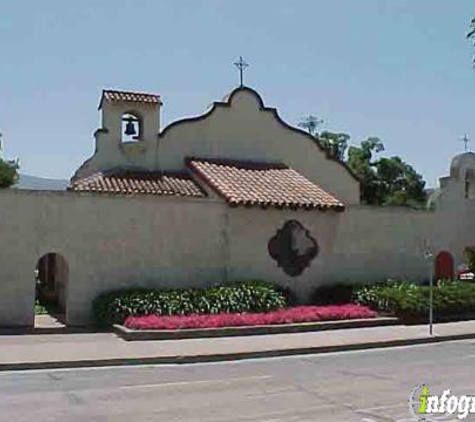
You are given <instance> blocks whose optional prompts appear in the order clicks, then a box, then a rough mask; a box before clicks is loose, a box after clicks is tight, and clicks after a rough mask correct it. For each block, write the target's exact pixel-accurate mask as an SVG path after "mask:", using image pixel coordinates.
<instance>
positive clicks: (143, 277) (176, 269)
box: [0, 189, 475, 326]
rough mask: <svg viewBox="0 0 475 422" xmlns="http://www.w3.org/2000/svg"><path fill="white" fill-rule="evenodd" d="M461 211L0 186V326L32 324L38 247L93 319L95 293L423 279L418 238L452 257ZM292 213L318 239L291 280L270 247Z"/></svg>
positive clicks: (75, 316)
mask: <svg viewBox="0 0 475 422" xmlns="http://www.w3.org/2000/svg"><path fill="white" fill-rule="evenodd" d="M473 212H475V203H474V201H472V202H470V204H469V205H467V208H466V209H465V210H454V211H451V212H449V211H448V210H446V209H445V210H442V211H414V210H408V209H404V208H374V207H367V206H361V205H354V206H347V208H346V210H345V211H344V212H341V213H334V212H330V211H326V212H321V211H290V210H275V209H267V210H262V209H260V208H230V207H228V206H227V205H226V204H225V203H224V202H223V201H222V200H221V199H219V198H205V199H191V198H183V199H182V198H173V197H151V196H137V197H125V196H107V195H93V194H78V193H74V192H38V191H15V190H11V189H7V190H0V326H11V325H17V326H25V325H26V326H31V325H32V324H33V303H34V289H35V283H34V269H35V266H36V264H37V261H38V259H39V258H40V257H41V256H42V255H43V254H45V253H48V252H57V253H60V254H61V255H62V256H64V258H65V259H66V260H67V263H68V266H69V283H68V294H67V298H68V300H67V306H66V308H67V322H68V323H69V324H72V325H77V324H79V325H81V324H85V323H89V322H91V316H92V314H91V303H92V301H93V299H94V298H95V297H96V295H97V294H98V293H100V292H103V291H106V290H111V289H116V288H122V287H133V286H138V285H141V286H155V287H185V286H206V285H210V284H215V283H221V282H224V281H231V280H232V281H239V280H252V279H263V280H268V281H271V282H275V283H278V284H281V285H283V286H286V287H290V288H291V289H292V290H293V291H294V292H295V293H296V294H297V296H298V297H299V298H300V299H301V300H302V301H306V300H308V298H309V297H310V294H311V292H312V291H313V289H315V287H317V286H318V285H321V284H331V283H336V282H345V281H350V282H362V283H363V282H371V281H380V280H383V279H385V278H388V277H392V278H404V279H408V280H421V279H424V278H426V277H427V276H428V264H427V262H425V261H424V260H423V258H422V250H421V248H422V246H423V244H424V242H425V241H426V240H428V241H430V243H431V244H432V247H433V249H434V252H437V251H439V250H448V251H450V252H451V253H452V254H453V256H454V259H455V265H457V264H458V263H459V262H460V261H461V260H462V259H463V250H464V248H465V246H467V245H475V223H473V222H472V221H473V218H472V216H473ZM288 220H296V221H298V222H299V223H300V224H302V225H303V227H304V228H305V229H306V230H308V231H309V233H310V234H311V235H312V236H313V237H314V238H315V239H316V240H317V242H318V246H319V254H318V256H317V257H316V258H315V259H314V260H313V261H311V263H310V265H309V266H308V268H306V269H305V270H304V271H303V273H302V274H301V275H299V276H297V277H290V276H288V275H287V274H286V273H285V272H284V271H282V269H281V268H279V267H278V265H277V263H276V261H275V260H274V259H272V258H271V257H270V255H269V251H268V242H269V240H270V238H271V237H272V236H274V235H275V233H276V232H277V230H279V229H280V228H282V226H283V224H284V223H285V222H286V221H288Z"/></svg>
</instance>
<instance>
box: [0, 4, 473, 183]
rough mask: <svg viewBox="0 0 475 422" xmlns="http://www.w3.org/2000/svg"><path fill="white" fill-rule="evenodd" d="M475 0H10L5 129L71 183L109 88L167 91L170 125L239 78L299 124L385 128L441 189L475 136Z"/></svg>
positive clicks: (390, 143)
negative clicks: (474, 20) (240, 60)
mask: <svg viewBox="0 0 475 422" xmlns="http://www.w3.org/2000/svg"><path fill="white" fill-rule="evenodd" d="M474 13H475V3H474V2H473V1H465V0H457V1H446V0H408V1H402V0H392V1H382V0H381V1H377V0H359V1H352V0H325V1H324V0H311V1H304V0H294V1H290V0H288V1H279V0H270V1H266V0H259V1H256V0H239V1H230V0H229V1H224V0H222V1H218V0H216V1H212V0H209V1H199V0H188V1H186V0H182V1H171V0H170V1H164V0H162V1H159V0H150V1H146V0H140V1H120V0H101V1H100V2H99V1H94V0H82V1H77V2H72V1H68V2H66V1H62V0H57V1H55V0H44V1H34V0H31V1H22V0H16V1H9V2H7V1H5V2H2V8H1V13H0V51H1V59H0V128H1V130H2V131H3V133H4V141H5V153H6V155H7V156H8V157H10V158H14V157H19V158H20V164H21V168H22V172H24V173H28V174H33V175H38V176H45V177H61V178H68V177H70V176H71V174H72V173H73V171H74V170H75V169H76V168H77V167H78V166H79V165H80V164H81V163H82V162H83V161H84V160H85V159H86V158H87V157H88V156H90V155H91V153H92V152H93V149H94V141H93V136H92V134H93V132H94V131H95V130H96V129H97V127H98V124H99V114H98V111H97V104H98V100H99V95H100V92H101V90H102V88H108V87H109V88H110V87H114V88H121V89H131V90H143V91H148V92H156V93H160V94H161V95H162V99H163V101H164V107H163V110H162V121H163V123H164V124H167V123H169V122H171V121H173V120H175V119H177V118H180V117H185V116H189V115H197V114H201V113H202V112H204V111H205V109H206V107H207V106H208V105H209V104H210V103H211V102H212V101H214V100H219V99H221V98H222V97H223V96H224V95H225V94H226V93H227V92H229V91H230V90H231V89H232V88H233V87H235V86H236V84H237V83H238V75H237V72H236V69H235V68H234V67H233V65H232V63H233V62H234V61H235V60H236V58H237V57H238V56H239V55H243V56H244V58H245V59H246V60H247V61H248V62H249V63H250V64H251V67H250V68H249V69H248V71H247V74H246V80H245V82H246V84H247V85H249V86H251V87H253V88H255V89H257V90H258V91H259V92H260V93H261V94H262V95H263V97H264V100H265V102H266V104H267V105H269V106H275V107H277V108H278V110H279V112H280V114H281V116H282V117H283V118H284V120H286V121H287V122H288V123H290V124H296V123H297V122H298V121H299V119H300V118H301V117H302V116H304V115H306V114H309V113H312V114H316V115H318V116H320V117H321V118H323V119H324V120H325V125H324V128H325V129H328V130H334V131H342V132H347V133H349V134H350V135H351V139H352V142H354V143H356V142H359V141H360V140H362V139H363V138H365V137H367V136H379V137H380V138H381V139H382V140H383V142H384V144H385V146H386V151H385V154H387V155H400V156H402V157H403V159H405V160H406V161H408V162H409V163H410V164H412V165H413V166H414V167H415V168H416V169H417V170H418V171H419V172H421V173H422V174H423V175H424V177H425V178H426V180H427V181H428V183H429V184H430V185H434V184H435V183H436V181H437V179H438V177H439V176H442V175H445V174H446V173H447V171H448V166H449V162H450V158H451V157H452V156H453V155H454V154H456V153H458V152H460V151H462V150H463V144H462V142H460V141H458V139H460V137H461V136H462V135H463V134H464V133H465V132H466V133H468V135H469V136H471V137H472V138H473V139H474V143H473V145H472V146H473V147H474V148H475V127H474V126H473V122H474V111H475V110H474V98H475V97H474V93H475V71H474V70H473V69H472V67H471V56H472V51H471V48H470V44H469V42H468V41H467V40H465V39H464V35H465V33H466V31H467V27H468V23H469V21H470V18H471V16H472V14H474Z"/></svg>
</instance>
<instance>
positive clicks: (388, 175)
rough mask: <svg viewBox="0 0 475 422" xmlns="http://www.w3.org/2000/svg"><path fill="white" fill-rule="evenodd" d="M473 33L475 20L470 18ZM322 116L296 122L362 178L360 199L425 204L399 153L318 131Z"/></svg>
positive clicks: (375, 141)
mask: <svg viewBox="0 0 475 422" xmlns="http://www.w3.org/2000/svg"><path fill="white" fill-rule="evenodd" d="M473 25H474V26H473V28H474V29H473V35H472V36H473V37H475V21H474V22H473ZM322 123H323V120H322V119H320V118H319V117H317V116H314V115H312V114H310V115H308V116H307V117H305V118H304V119H302V120H301V121H300V123H299V124H298V125H299V126H300V127H301V128H303V129H305V130H307V132H308V133H309V134H310V135H311V136H312V137H313V138H315V141H316V142H318V144H319V145H320V146H322V147H323V148H324V149H325V150H326V151H327V153H328V156H330V157H332V158H335V159H338V160H340V161H342V162H344V163H346V164H347V165H348V167H349V168H350V169H351V170H352V171H353V173H354V174H355V175H356V176H357V177H358V178H359V179H360V181H361V201H362V202H364V203H366V204H371V205H406V206H414V207H420V206H422V205H425V203H426V200H427V195H426V192H425V190H424V187H425V182H424V180H423V179H422V176H421V175H420V174H419V173H417V172H416V170H415V169H414V168H413V167H412V166H411V165H409V164H407V163H405V162H404V161H403V160H402V159H401V158H400V157H397V156H394V157H380V158H376V157H375V156H376V154H378V153H380V152H382V151H384V145H383V143H382V141H381V139H379V138H378V137H374V136H373V137H369V138H367V139H365V140H363V141H362V142H361V143H360V145H359V146H349V141H350V135H348V134H347V133H343V132H331V131H328V130H324V131H322V132H318V131H317V129H318V128H319V127H320V126H321V125H322Z"/></svg>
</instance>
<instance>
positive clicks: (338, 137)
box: [316, 130, 350, 161]
mask: <svg viewBox="0 0 475 422" xmlns="http://www.w3.org/2000/svg"><path fill="white" fill-rule="evenodd" d="M316 138H317V140H318V141H319V142H320V145H321V146H322V147H323V148H325V149H326V150H327V151H328V153H329V155H330V156H331V157H334V158H337V159H339V160H340V161H344V159H345V152H346V150H347V148H348V142H349V140H350V135H348V134H347V133H341V132H340V133H336V132H329V131H327V130H324V131H323V132H321V133H320V134H317V136H316Z"/></svg>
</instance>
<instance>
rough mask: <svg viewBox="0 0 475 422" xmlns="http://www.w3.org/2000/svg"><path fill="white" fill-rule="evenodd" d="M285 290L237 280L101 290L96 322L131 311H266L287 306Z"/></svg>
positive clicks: (95, 307) (122, 318) (105, 322)
mask: <svg viewBox="0 0 475 422" xmlns="http://www.w3.org/2000/svg"><path fill="white" fill-rule="evenodd" d="M286 305H287V300H286V298H285V295H284V294H283V292H281V291H279V290H278V289H277V288H276V287H274V286H273V285H272V284H270V283H266V282H261V281H255V282H234V283H230V284H226V285H223V286H217V287H212V288H209V289H174V290H155V289H140V288H139V289H126V290H116V291H111V292H106V293H102V294H100V295H99V296H98V297H97V298H96V299H95V300H94V302H93V312H94V316H95V319H96V322H97V323H98V324H100V325H105V326H110V325H112V324H122V323H123V322H124V321H125V319H126V318H127V317H128V316H131V315H149V314H158V315H185V314H218V313H221V312H236V313H237V312H267V311H270V310H274V309H278V308H282V307H285V306H286Z"/></svg>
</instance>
